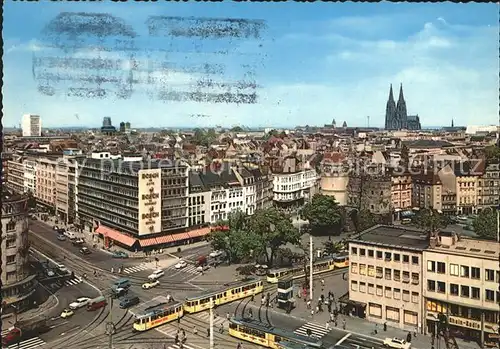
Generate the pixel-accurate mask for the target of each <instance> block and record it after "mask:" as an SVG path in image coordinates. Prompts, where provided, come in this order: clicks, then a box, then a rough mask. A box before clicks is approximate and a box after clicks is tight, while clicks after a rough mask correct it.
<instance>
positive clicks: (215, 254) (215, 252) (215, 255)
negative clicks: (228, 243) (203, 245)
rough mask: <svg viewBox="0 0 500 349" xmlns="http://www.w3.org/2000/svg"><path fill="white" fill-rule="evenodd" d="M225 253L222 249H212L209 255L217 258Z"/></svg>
mask: <svg viewBox="0 0 500 349" xmlns="http://www.w3.org/2000/svg"><path fill="white" fill-rule="evenodd" d="M223 253H224V252H222V251H221V250H218V251H212V252H210V254H209V256H210V257H212V258H217V257H220V256H222V254H223Z"/></svg>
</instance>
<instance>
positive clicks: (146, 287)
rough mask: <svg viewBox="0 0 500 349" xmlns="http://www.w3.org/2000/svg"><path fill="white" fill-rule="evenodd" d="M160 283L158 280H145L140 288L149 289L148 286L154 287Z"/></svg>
mask: <svg viewBox="0 0 500 349" xmlns="http://www.w3.org/2000/svg"><path fill="white" fill-rule="evenodd" d="M159 284H160V281H158V280H155V281H149V282H146V283H145V284H142V288H143V289H145V290H149V289H150V288H153V287H156V286H158V285H159Z"/></svg>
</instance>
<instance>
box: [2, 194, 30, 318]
mask: <svg viewBox="0 0 500 349" xmlns="http://www.w3.org/2000/svg"><path fill="white" fill-rule="evenodd" d="M27 200H28V198H27V196H25V195H20V194H18V193H14V192H12V191H10V190H8V189H7V188H3V190H2V244H1V248H2V254H1V256H2V270H1V276H2V314H6V313H12V312H18V313H19V312H21V311H22V310H25V309H26V308H28V307H30V306H31V302H32V300H33V299H32V297H33V296H34V294H35V291H36V286H37V283H36V279H35V276H36V275H32V274H30V268H29V261H28V255H29V248H30V246H29V241H28V212H27V206H28V203H27Z"/></svg>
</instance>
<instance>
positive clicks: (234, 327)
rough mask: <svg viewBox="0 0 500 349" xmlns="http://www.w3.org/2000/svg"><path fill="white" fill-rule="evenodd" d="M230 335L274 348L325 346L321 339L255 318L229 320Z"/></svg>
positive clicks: (316, 348)
mask: <svg viewBox="0 0 500 349" xmlns="http://www.w3.org/2000/svg"><path fill="white" fill-rule="evenodd" d="M229 335H231V336H233V337H235V338H239V339H241V340H244V341H247V342H251V343H255V344H258V345H260V346H263V347H267V348H272V349H285V348H286V349H288V348H292V349H295V348H300V349H306V348H307V349H319V348H323V343H322V342H321V340H319V339H315V338H310V337H306V336H301V335H298V334H295V333H292V332H287V331H284V330H281V329H279V328H276V327H274V326H271V325H269V324H263V323H261V322H260V321H258V320H253V319H242V318H232V319H231V320H229Z"/></svg>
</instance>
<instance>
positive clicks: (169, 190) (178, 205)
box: [76, 158, 190, 249]
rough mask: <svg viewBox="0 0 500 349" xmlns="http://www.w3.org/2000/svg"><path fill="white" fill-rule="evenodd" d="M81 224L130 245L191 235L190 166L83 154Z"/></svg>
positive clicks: (142, 245)
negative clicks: (188, 229)
mask: <svg viewBox="0 0 500 349" xmlns="http://www.w3.org/2000/svg"><path fill="white" fill-rule="evenodd" d="M77 173H78V179H77V200H76V207H77V215H78V221H79V222H78V223H79V224H80V225H81V226H84V227H87V229H91V230H94V229H96V230H95V231H96V233H98V234H100V235H102V237H103V238H104V243H105V244H106V245H109V244H110V243H111V242H114V243H118V244H121V245H123V246H124V247H127V248H129V249H139V248H151V247H152V246H165V245H171V244H174V243H176V242H180V241H184V240H189V239H190V237H189V236H188V235H187V234H175V233H177V232H183V231H185V230H186V228H187V223H188V171H187V167H186V166H184V165H180V164H179V165H176V166H173V165H172V164H168V163H162V162H160V161H157V160H151V161H147V162H146V161H124V160H120V159H116V160H111V159H104V160H101V159H92V158H86V159H79V160H78V171H77Z"/></svg>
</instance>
